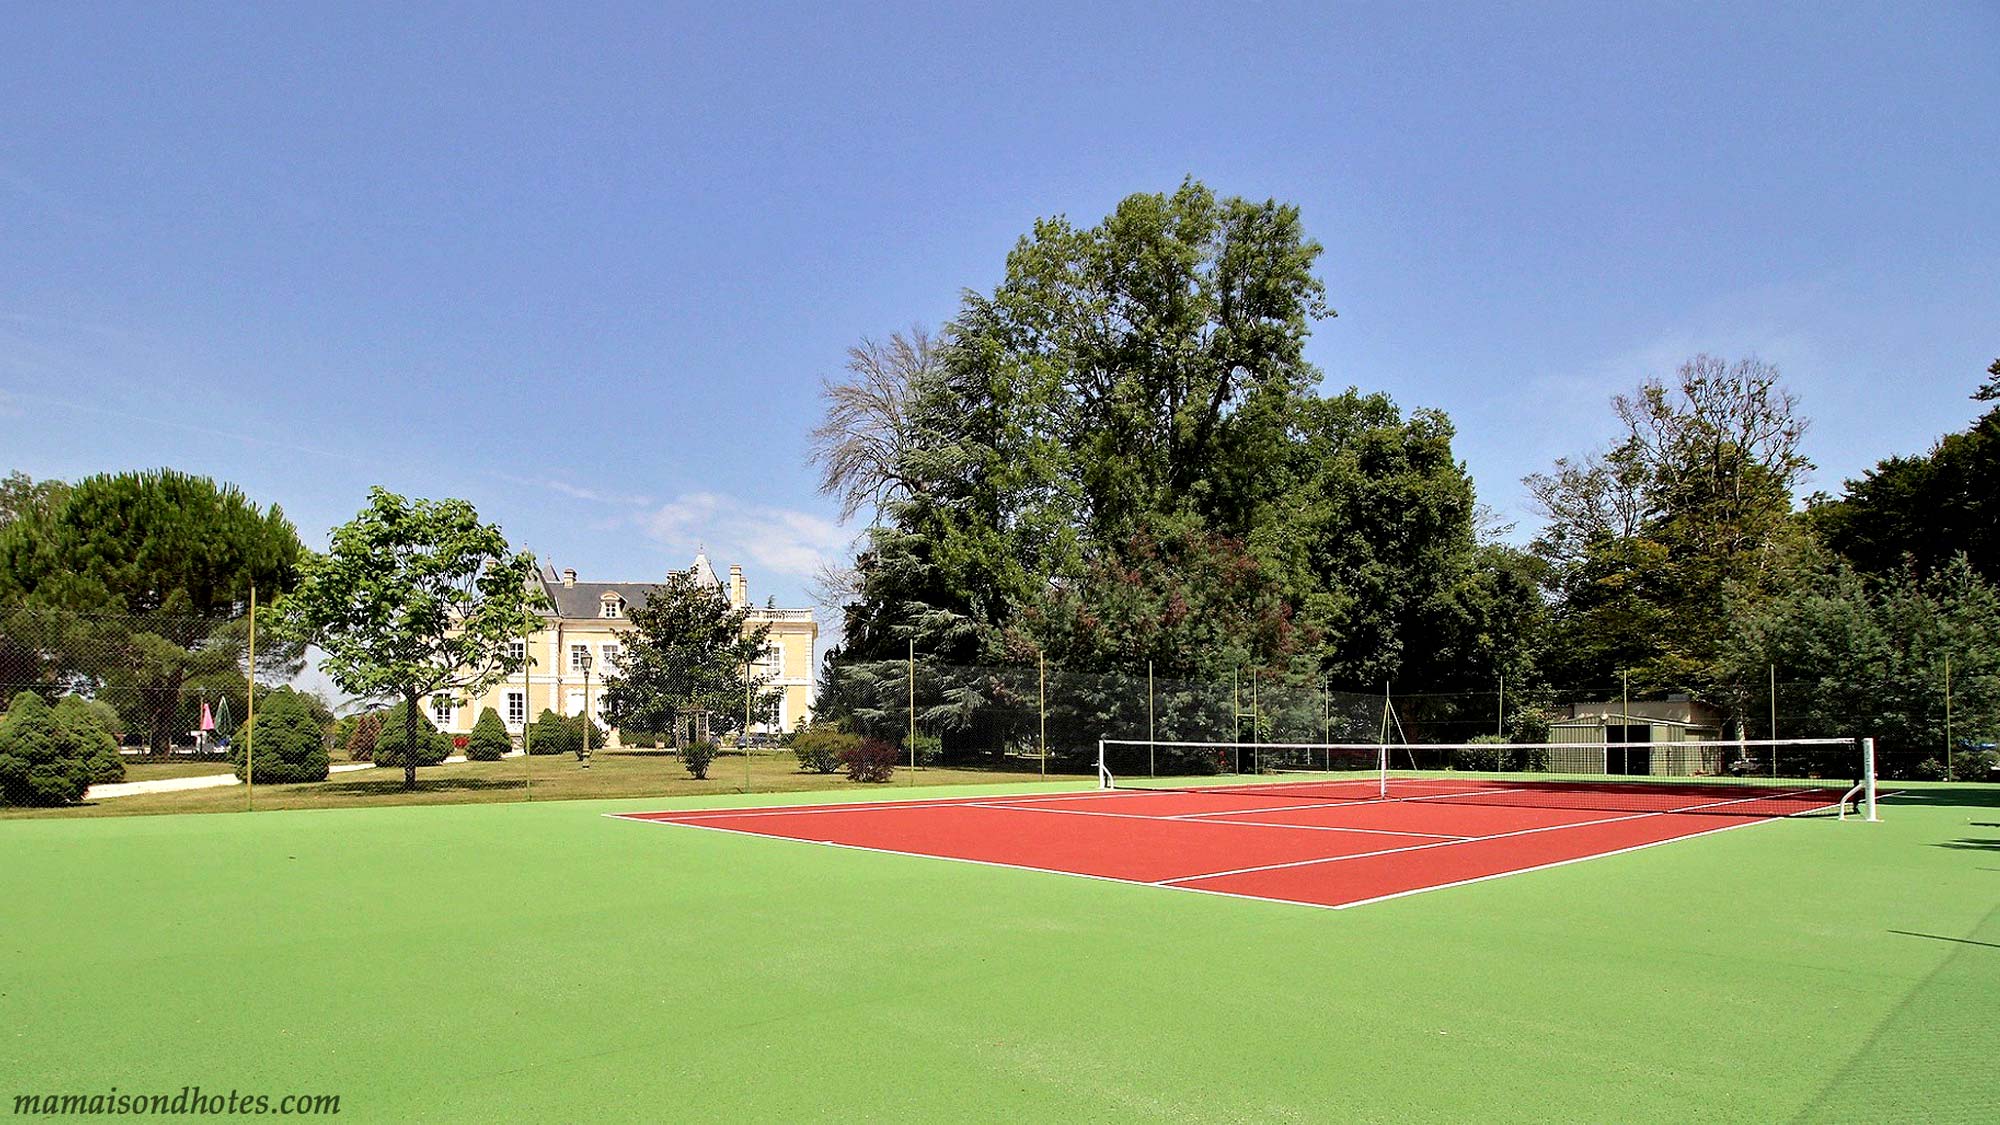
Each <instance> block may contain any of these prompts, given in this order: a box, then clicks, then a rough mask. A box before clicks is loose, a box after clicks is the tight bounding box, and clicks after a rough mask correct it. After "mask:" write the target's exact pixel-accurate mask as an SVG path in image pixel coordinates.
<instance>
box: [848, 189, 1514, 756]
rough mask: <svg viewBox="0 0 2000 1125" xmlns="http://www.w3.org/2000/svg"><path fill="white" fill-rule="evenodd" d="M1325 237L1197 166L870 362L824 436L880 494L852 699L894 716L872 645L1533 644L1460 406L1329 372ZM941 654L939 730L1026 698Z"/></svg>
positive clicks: (1184, 651)
mask: <svg viewBox="0 0 2000 1125" xmlns="http://www.w3.org/2000/svg"><path fill="white" fill-rule="evenodd" d="M1319 253H1320V247H1319V245H1318V244H1317V243H1315V242H1313V241H1312V240H1311V239H1309V238H1307V237H1306V235H1305V233H1304V229H1303V225H1302V222H1301V219H1300V216H1299V213H1298V211H1297V209H1296V208H1293V207H1290V206H1286V205H1283V204H1279V203H1276V202H1270V201H1266V202H1253V201H1248V200H1243V199H1224V198H1218V197H1217V196H1216V195H1215V194H1214V193H1212V192H1210V191H1209V190H1208V189H1207V188H1205V187H1203V186H1202V185H1200V184H1198V183H1194V182H1188V183H1185V184H1183V185H1182V186H1181V187H1180V189H1179V190H1177V191H1175V192H1172V193H1169V194H1162V195H1134V196H1131V197H1129V198H1127V199H1125V200H1124V201H1122V202H1121V203H1119V204H1118V206H1117V208H1116V209H1115V210H1114V211H1113V212H1112V214H1111V215H1109V216H1107V217H1106V218H1105V219H1104V220H1103V221H1102V222H1101V223H1099V224H1097V225H1096V226H1091V227H1082V226H1078V225H1076V224H1073V223H1071V222H1069V221H1068V220H1066V219H1061V218H1055V219H1048V220H1044V221H1041V222H1038V223H1036V224H1035V227H1034V230H1033V231H1032V232H1031V233H1030V234H1029V235H1028V236H1027V237H1025V238H1023V239H1022V240H1021V241H1020V242H1019V244H1018V245H1017V246H1016V247H1015V248H1014V250H1013V252H1012V253H1011V254H1009V255H1008V258H1007V264H1006V275H1005V278H1004V279H1003V280H1002V281H1001V283H1000V284H999V285H998V286H996V287H995V288H994V289H993V290H992V291H990V292H986V293H968V294H967V295H966V296H965V298H964V301H963V305H962V307H961V309H960V312H959V314H958V315H957V316H956V317H955V318H954V319H953V320H952V321H951V322H950V323H949V324H948V325H947V326H946V327H945V329H944V331H943V332H942V333H941V337H940V338H941V340H942V343H941V344H939V345H937V346H935V347H934V348H932V349H930V350H929V351H928V352H926V353H925V356H926V358H925V362H923V363H921V364H917V363H906V364H903V365H902V366H901V367H900V368H899V370H901V371H904V372H906V374H907V377H901V378H897V379H894V380H885V379H882V378H879V377H877V375H876V372H877V369H878V367H879V364H874V363H870V364H862V365H860V366H854V365H850V366H851V368H852V369H853V370H854V371H855V373H856V375H857V376H858V377H857V379H856V380H855V381H854V382H853V383H851V384H844V385H841V389H842V393H841V394H840V395H838V396H834V395H832V394H831V393H830V408H829V412H828V417H827V423H826V425H825V426H823V427H822V435H821V436H822V440H823V441H831V440H833V439H836V438H837V439H838V440H839V441H841V442H844V443H845V445H844V446H843V448H851V449H852V450H853V451H855V455H854V456H851V457H849V458H848V459H847V460H846V461H843V462H840V463H838V464H839V467H841V468H843V469H845V468H848V467H855V466H858V468H854V471H853V472H852V473H851V474H848V475H842V474H839V473H835V472H832V471H829V472H828V474H827V478H826V480H825V482H824V483H825V485H826V487H827V490H828V491H829V492H830V493H832V494H833V495H835V496H837V497H840V498H841V499H842V500H843V503H844V505H846V506H848V507H850V508H855V507H860V508H866V507H868V506H870V505H871V504H872V505H875V508H876V512H877V517H878V518H877V519H876V521H875V523H874V525H873V526H872V527H871V528H870V529H869V531H868V533H867V538H866V542H865V544H864V547H863V549H862V551H861V552H860V555H859V557H858V558H857V559H856V565H855V568H854V571H853V581H852V583H851V585H849V586H848V588H847V591H846V594H847V600H846V617H845V622H844V626H845V627H844V630H843V633H844V636H843V650H842V652H843V656H845V657H846V658H848V659H849V660H850V663H849V664H848V665H847V666H846V669H845V671H844V673H843V677H844V678H841V682H840V683H839V684H838V685H837V686H838V687H839V688H840V691H838V692H834V693H832V694H831V695H830V698H831V699H832V700H833V705H834V707H835V709H836V710H837V709H838V708H839V707H840V706H844V705H845V704H843V703H842V702H841V700H843V699H847V700H851V701H853V712H852V713H853V714H855V715H858V716H861V717H863V718H864V719H865V720H867V722H868V724H870V729H874V727H876V726H880V727H882V730H883V731H884V732H886V731H887V730H888V726H887V719H888V718H889V712H890V710H891V708H890V707H889V703H890V702H892V700H891V699H890V694H891V693H890V692H889V688H890V687H891V686H893V684H892V681H894V680H896V679H898V678H899V676H900V675H901V674H900V673H898V672H896V669H895V668H894V667H891V666H890V665H889V664H887V663H884V664H883V665H882V666H881V668H879V669H877V668H873V667H865V666H863V665H862V664H861V663H854V662H853V661H856V660H858V661H864V662H865V661H869V660H874V661H883V662H887V661H896V660H900V659H901V658H903V657H904V656H905V655H906V653H907V650H908V648H909V646H910V645H911V644H912V643H913V642H914V644H915V645H916V647H917V649H918V651H919V652H920V653H921V654H922V655H923V656H925V657H926V658H928V662H929V663H931V664H933V665H946V664H950V665H958V666H971V665H975V664H979V665H989V666H990V665H998V666H1002V667H1006V666H1015V667H1019V666H1024V665H1031V664H1033V663H1035V661H1036V660H1037V658H1039V657H1043V656H1046V657H1047V658H1048V661H1049V662H1050V664H1051V665H1052V666H1053V665H1060V666H1062V667H1063V668H1065V669H1069V670H1074V671H1103V672H1110V671H1114V670H1124V671H1130V670H1132V669H1135V668H1143V666H1144V664H1145V663H1146V662H1147V661H1148V660H1152V661H1154V662H1155V663H1156V664H1157V666H1158V669H1159V671H1160V672H1161V673H1162V674H1167V675H1176V676H1185V677H1191V678H1193V679H1195V680H1208V681H1214V680H1216V679H1218V678H1219V679H1220V680H1222V681H1223V682H1227V680H1228V678H1229V676H1230V672H1231V669H1242V670H1245V671H1247V670H1248V669H1250V668H1252V667H1261V668H1263V669H1265V670H1267V671H1280V670H1282V671H1288V672H1292V673H1297V674H1314V675H1316V674H1328V675H1332V676H1335V677H1337V678H1340V679H1343V680H1352V681H1357V682H1368V683H1374V684H1378V685H1379V682H1380V678H1381V677H1384V676H1390V675H1397V674H1399V673H1408V674H1411V675H1415V676H1418V677H1421V678H1424V679H1426V680H1428V681H1431V682H1439V681H1442V680H1448V679H1453V678H1457V677H1463V676H1469V675H1470V676H1479V677H1483V678H1485V679H1487V680H1490V677H1491V675H1492V674H1493V673H1494V670H1495V669H1496V668H1497V667H1499V666H1500V665H1501V664H1502V663H1504V662H1505V661H1506V660H1508V659H1510V658H1509V657H1508V656H1507V655H1506V654H1507V653H1508V652H1509V651H1514V652H1518V651H1520V650H1521V649H1522V648H1523V646H1522V645H1521V644H1520V643H1519V640H1518V638H1517V637H1515V636H1512V635H1508V633H1507V631H1508V630H1512V629H1516V628H1517V627H1519V620H1520V618H1522V617H1523V616H1524V614H1526V613H1527V610H1517V608H1516V607H1508V606H1504V605H1503V604H1502V602H1504V600H1505V599H1506V598H1508V597H1512V596H1515V595H1518V594H1521V593H1524V592H1525V593H1527V594H1528V595H1529V596H1528V597H1527V599H1526V603H1525V604H1526V606H1528V607H1530V608H1538V605H1539V603H1538V601H1537V600H1536V599H1535V598H1534V597H1533V596H1532V594H1533V592H1532V590H1528V589H1526V587H1525V584H1524V583H1523V581H1522V580H1521V577H1520V576H1521V574H1522V573H1524V571H1525V564H1524V563H1523V561H1522V560H1520V559H1519V558H1517V557H1514V556H1512V555H1510V553H1509V552H1508V551H1507V550H1506V549H1505V548H1501V547H1498V546H1495V545H1482V544H1481V543H1480V542H1479V539H1478V536H1477V535H1476V533H1475V527H1474V511H1475V507H1476V505H1475V503H1474V496H1473V491H1472V484H1471V480H1470V478H1469V477H1468V476H1467V475H1466V473H1465V470H1464V468H1463V466H1462V465H1460V464H1459V463H1458V461H1457V460H1456V458H1455V457H1454V456H1453V454H1452V449H1451V442H1452V429H1451V425H1450V423H1449V421H1448V420H1447V419H1446V418H1445V417H1444V416H1443V415H1442V414H1440V413H1437V412H1435V411H1423V410H1419V411H1415V412H1412V413H1410V414H1408V415H1405V414H1404V413H1403V412H1401V411H1399V410H1398V409H1397V408H1396V406H1395V404H1394V403H1392V402H1390V401H1389V400H1388V399H1387V398H1386V397H1384V396H1380V395H1366V394H1361V393H1359V392H1356V391H1352V390H1350V391H1348V392H1346V393H1344V394H1340V395H1335V396H1332V397H1327V398H1322V397H1319V396H1318V395H1317V394H1316V392H1315V388H1316V386H1317V384H1318V382H1319V379H1320V375H1319V372H1318V371H1317V370H1316V369H1315V368H1314V367H1313V366H1312V365H1311V364H1309V363H1307V362H1306V360H1305V358H1304V346H1305V342H1306V340H1307V338H1308V336H1309V334H1310V332H1311V330H1312V326H1313V324H1314V323H1315V322H1316V321H1318V320H1322V319H1325V318H1328V317H1331V316H1332V315H1333V314H1332V310H1331V309H1329V308H1328V307H1327V303H1326V295H1325V288H1324V285H1323V284H1322V282H1321V281H1320V279H1319V278H1318V276H1316V274H1315V272H1314V266H1315V262H1316V260H1317V258H1318V255H1319ZM866 352H867V349H865V348H864V353H866ZM868 354H872V353H868ZM890 400H893V401H890ZM856 402H865V403H867V404H869V408H868V409H867V410H857V409H855V408H854V407H853V405H852V404H854V403H856ZM860 420H866V422H867V424H865V425H864V424H862V422H861V421H860ZM822 463H823V464H825V465H827V466H828V467H829V469H832V468H833V467H835V465H834V463H831V462H828V461H826V460H824V458H823V461H822ZM857 498H859V502H858V503H857V502H856V501H857ZM878 672H879V675H878V674H877V673H878ZM939 674H940V676H941V677H942V679H941V680H940V682H939V683H938V684H936V685H934V688H935V691H934V694H935V696H936V697H937V698H939V699H942V700H944V701H945V702H943V703H940V704H938V705H936V706H934V707H932V708H930V709H929V710H928V711H927V712H926V714H925V715H921V716H920V717H919V721H920V723H929V724H930V725H931V726H932V727H934V728H935V729H938V730H942V731H946V732H949V731H952V730H956V729H959V728H960V727H961V726H963V725H965V724H966V723H968V722H969V721H970V715H971V713H972V712H973V711H975V710H979V709H981V708H984V709H985V710H986V711H988V712H991V711H992V709H993V708H994V707H997V706H999V705H1000V703H998V702H996V700H1001V699H1002V697H1003V696H1007V695H1010V694H1013V689H1012V688H1009V687H1005V685H1004V684H1003V683H1002V682H1003V681H1005V682H1006V683H1011V682H1012V681H1011V680H1008V678H1007V677H1005V676H1001V675H998V674H987V673H972V672H968V673H967V674H965V675H963V676H959V675H957V674H956V673H951V672H940V673H939ZM995 684H1002V686H1001V687H998V688H996V687H995V686H994V685H995ZM878 689H879V690H878ZM1071 690H1078V689H1076V688H1074V687H1072V688H1071ZM920 694H922V691H921V690H920ZM906 705H907V704H906V703H905V705H904V706H906ZM877 712H880V714H879V715H878V714H876V713H877ZM871 716H872V717H871ZM876 719H880V720H882V721H881V722H880V723H877V722H875V720H876Z"/></svg>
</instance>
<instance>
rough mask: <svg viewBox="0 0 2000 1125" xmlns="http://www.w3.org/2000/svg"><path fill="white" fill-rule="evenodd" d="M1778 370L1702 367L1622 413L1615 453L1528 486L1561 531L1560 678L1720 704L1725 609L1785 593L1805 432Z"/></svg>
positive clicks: (1554, 564)
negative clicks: (1628, 676)
mask: <svg viewBox="0 0 2000 1125" xmlns="http://www.w3.org/2000/svg"><path fill="white" fill-rule="evenodd" d="M1797 407H1798V403H1797V399H1796V398H1795V397H1794V396H1793V395H1792V394H1791V393H1790V392H1788V391H1787V390H1785V389H1784V387H1783V385H1782V384H1781V383H1780V382H1779V377H1778V371H1777V369H1776V368H1774V367H1772V366H1771V365H1769V364H1766V363H1762V362H1760V361H1757V360H1742V361H1738V362H1736V363H1733V364H1732V363H1728V362H1725V361H1723V360H1720V359H1717V358H1715V357H1713V356H1706V355H1702V356H1696V357H1695V358H1694V359H1691V360H1689V361H1688V362H1686V363H1684V364H1682V365H1681V367H1680V370H1679V371H1678V373H1677V374H1676V377H1675V379H1674V380H1673V382H1671V383H1667V382H1663V381H1661V380H1658V379H1654V380H1648V381H1647V382H1646V383H1644V384H1642V385H1641V386H1640V387H1639V389H1638V390H1637V391H1636V392H1635V393H1633V394H1629V395H1620V396H1618V397H1617V398H1615V399H1613V408H1614V410H1615V412H1616V414H1617V417H1618V419H1619V422H1620V423H1621V428H1622V430H1623V433H1622V434H1621V435H1620V438H1619V441H1618V442H1617V444H1615V445H1614V446H1613V447H1612V448H1611V450H1610V451H1609V452H1608V453H1605V454H1603V455H1601V456H1596V457H1590V458H1586V459H1584V460H1582V461H1580V462H1577V461H1568V460H1564V461H1558V462H1557V463H1556V467H1555V471H1553V472H1551V473H1547V474H1536V475H1533V476H1530V477H1529V478H1528V479H1527V485H1528V487H1529V490H1530V492H1532V493H1533V495H1534V496H1535V498H1536V500H1537V501H1538V502H1539V504H1540V505H1541V508H1542V511H1543V515H1544V516H1545V517H1547V520H1548V523H1547V526H1546V527H1545V528H1544V530H1543V532H1542V534H1541V535H1540V537H1539V538H1537V539H1536V541H1535V544H1534V550H1535V552H1536V554H1537V555H1538V556H1540V558H1541V559H1542V560H1543V561H1544V562H1545V563H1546V564H1547V571H1546V579H1547V584H1548V592H1549V595H1550V597H1551V600H1552V602H1553V606H1554V617H1553V628H1552V635H1551V637H1550V639H1549V643H1548V646H1547V653H1548V655H1547V670H1548V671H1550V672H1552V673H1554V674H1555V675H1557V676H1559V677H1563V678H1568V679H1570V680H1572V681H1573V682H1580V683H1588V682H1596V683H1604V682H1609V681H1613V680H1615V679H1616V677H1617V675H1618V673H1619V671H1620V670H1621V669H1625V668H1631V669H1633V670H1634V671H1636V672H1638V673H1639V674H1640V676H1641V679H1642V680H1643V681H1644V682H1646V683H1647V685H1648V686H1649V687H1652V688H1676V689H1680V690H1692V691H1696V692H1703V693H1707V692H1710V691H1712V689H1714V687H1715V686H1716V685H1717V682H1718V677H1719V676H1720V675H1722V669H1721V668H1720V667H1719V665H1718V664H1717V656H1718V652H1719V650H1720V646H1721V643H1722V637H1723V634H1724V632H1725V631H1726V628H1727V620H1726V616H1725V613H1724V604H1725V597H1726V596H1730V595H1733V596H1735V597H1737V598H1739V599H1741V598H1744V597H1752V596H1754V595H1755V594H1757V593H1758V592H1759V591H1769V590H1771V589H1774V588H1775V587H1776V586H1777V585H1778V584H1780V583H1781V582H1782V580H1783V578H1784V575H1783V573H1782V562H1783V560H1784V558H1785V557H1786V552H1785V547H1786V545H1787V544H1788V543H1789V542H1791V541H1793V540H1795V539H1796V538H1797V536H1798V525H1797V521H1796V520H1795V519H1794V517H1793V510H1792V504H1793V494H1794V491H1795V489H1796V488H1797V486H1798V484H1799V482H1800V481H1801V479H1802V478H1803V476H1804V474H1805V472H1806V471H1807V470H1809V469H1810V468H1811V463H1810V462H1809V461H1808V460H1807V459H1806V457H1805V455H1804V453H1803V452H1802V450H1801V448H1800V442H1801V439H1802V438H1803V436H1804V433H1805V428H1806V422H1805V419H1804V418H1803V416H1801V415H1800V414H1799V412H1798V408H1797Z"/></svg>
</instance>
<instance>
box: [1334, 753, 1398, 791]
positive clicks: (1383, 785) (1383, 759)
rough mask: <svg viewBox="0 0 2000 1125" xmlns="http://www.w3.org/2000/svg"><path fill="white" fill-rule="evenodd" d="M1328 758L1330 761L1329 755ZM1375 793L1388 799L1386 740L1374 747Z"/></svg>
mask: <svg viewBox="0 0 2000 1125" xmlns="http://www.w3.org/2000/svg"><path fill="white" fill-rule="evenodd" d="M1328 760H1329V761H1331V757H1329V759H1328ZM1375 793H1376V796H1378V797H1380V798H1382V799H1383V800H1385V801H1386V800H1388V799H1389V744H1388V743H1386V742H1384V743H1383V744H1382V745H1380V746H1377V747H1376V748H1375Z"/></svg>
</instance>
